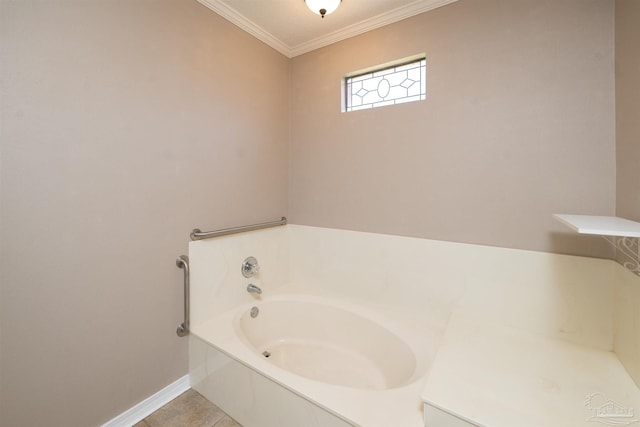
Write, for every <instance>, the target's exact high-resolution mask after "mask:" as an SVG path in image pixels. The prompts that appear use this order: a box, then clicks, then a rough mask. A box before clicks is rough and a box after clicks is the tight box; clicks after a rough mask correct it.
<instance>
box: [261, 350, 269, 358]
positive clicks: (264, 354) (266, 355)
mask: <svg viewBox="0 0 640 427" xmlns="http://www.w3.org/2000/svg"><path fill="white" fill-rule="evenodd" d="M262 355H263V356H264V357H269V356H271V353H269V352H268V351H267V350H265V351H263V352H262Z"/></svg>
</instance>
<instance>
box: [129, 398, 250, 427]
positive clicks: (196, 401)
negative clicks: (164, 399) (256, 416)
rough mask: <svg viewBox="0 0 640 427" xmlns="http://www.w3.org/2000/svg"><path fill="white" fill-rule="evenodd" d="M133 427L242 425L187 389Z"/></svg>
mask: <svg viewBox="0 0 640 427" xmlns="http://www.w3.org/2000/svg"><path fill="white" fill-rule="evenodd" d="M133 427H242V426H241V425H240V424H238V423H237V422H235V421H234V420H233V419H232V418H231V417H230V416H228V415H227V414H225V413H224V412H222V410H221V409H220V408H218V407H217V406H216V405H214V404H213V403H211V402H209V401H208V400H207V399H205V398H204V397H202V395H200V393H198V392H197V391H195V390H193V389H189V390H187V391H186V392H184V393H182V394H181V395H180V396H178V397H177V398H175V399H173V400H172V401H171V402H169V403H167V404H166V405H164V406H163V407H162V408H160V409H158V410H157V411H156V412H154V413H153V414H151V415H149V416H148V417H147V418H145V419H144V420H142V421H140V422H139V423H138V424H136V425H135V426H133Z"/></svg>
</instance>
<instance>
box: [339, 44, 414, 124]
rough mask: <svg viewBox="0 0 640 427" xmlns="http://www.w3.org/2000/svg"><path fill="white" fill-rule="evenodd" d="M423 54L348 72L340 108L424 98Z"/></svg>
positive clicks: (357, 107)
mask: <svg viewBox="0 0 640 427" xmlns="http://www.w3.org/2000/svg"><path fill="white" fill-rule="evenodd" d="M426 68H427V64H426V60H425V56H424V55H420V56H418V57H413V58H408V59H405V60H402V61H398V62H396V63H394V64H391V65H389V64H386V65H382V66H380V67H376V68H374V69H368V70H364V71H359V72H355V73H350V74H348V75H347V76H346V77H345V78H344V109H343V111H356V110H364V109H367V108H375V107H383V106H385V105H394V104H400V103H403V102H411V101H420V100H423V99H425V98H426V96H427V90H426V81H427V77H426V76H427V72H426Z"/></svg>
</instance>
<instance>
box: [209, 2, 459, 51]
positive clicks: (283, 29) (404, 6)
mask: <svg viewBox="0 0 640 427" xmlns="http://www.w3.org/2000/svg"><path fill="white" fill-rule="evenodd" d="M198 1H199V2H200V3H202V4H204V5H205V6H207V7H208V8H210V9H211V10H213V11H214V12H216V13H218V14H219V15H221V16H222V17H224V18H226V19H227V20H229V21H231V22H233V23H234V24H236V25H237V26H238V27H240V28H242V29H243V30H245V31H247V32H249V33H250V34H253V35H254V36H255V37H257V38H258V39H260V40H262V41H263V42H265V43H266V44H268V45H269V46H271V47H273V48H274V49H276V50H277V51H279V52H280V53H282V54H283V55H286V56H287V57H289V58H292V57H294V56H298V55H302V54H303V53H306V52H310V51H312V50H314V49H318V48H320V47H323V46H327V45H329V44H331V43H335V42H338V41H340V40H344V39H346V38H349V37H353V36H355V35H358V34H362V33H364V32H366V31H370V30H373V29H375V28H379V27H382V26H383V25H387V24H391V23H393V22H397V21H400V20H402V19H405V18H408V17H410V16H414V15H417V14H419V13H423V12H426V11H428V10H431V9H435V8H437V7H440V6H444V5H445V4H449V3H452V2H454V1H457V0H342V4H341V5H340V7H338V9H337V10H336V11H335V12H333V13H332V14H330V15H327V16H326V17H325V18H324V19H322V18H320V16H318V15H316V14H314V13H312V12H311V11H310V10H309V9H308V8H307V6H306V4H305V3H304V0H198Z"/></svg>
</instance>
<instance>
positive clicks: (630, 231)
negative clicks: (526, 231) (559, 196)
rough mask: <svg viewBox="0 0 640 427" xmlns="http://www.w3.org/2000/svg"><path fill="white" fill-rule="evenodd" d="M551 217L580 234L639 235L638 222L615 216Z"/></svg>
mask: <svg viewBox="0 0 640 427" xmlns="http://www.w3.org/2000/svg"><path fill="white" fill-rule="evenodd" d="M553 217H554V218H555V219H557V220H558V221H560V222H561V223H563V224H564V225H566V226H567V227H569V228H571V229H572V230H574V231H577V232H578V233H580V234H597V235H600V236H619V237H640V222H635V221H630V220H628V219H624V218H618V217H617V216H594V215H560V214H554V215H553Z"/></svg>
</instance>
